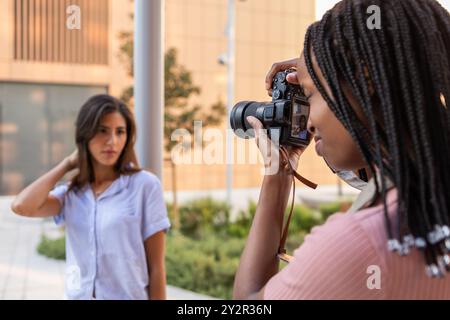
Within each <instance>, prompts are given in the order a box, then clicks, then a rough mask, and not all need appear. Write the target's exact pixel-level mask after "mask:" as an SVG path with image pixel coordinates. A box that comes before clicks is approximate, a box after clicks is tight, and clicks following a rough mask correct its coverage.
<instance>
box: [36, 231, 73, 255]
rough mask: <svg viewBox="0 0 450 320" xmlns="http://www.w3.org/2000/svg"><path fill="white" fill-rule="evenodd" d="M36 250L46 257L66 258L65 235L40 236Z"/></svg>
mask: <svg viewBox="0 0 450 320" xmlns="http://www.w3.org/2000/svg"><path fill="white" fill-rule="evenodd" d="M37 251H38V252H39V254H41V255H43V256H46V257H48V258H52V259H57V260H65V259H66V237H64V236H63V237H61V238H58V239H54V240H53V239H48V238H47V237H46V236H42V237H41V241H40V243H39V245H38V248H37Z"/></svg>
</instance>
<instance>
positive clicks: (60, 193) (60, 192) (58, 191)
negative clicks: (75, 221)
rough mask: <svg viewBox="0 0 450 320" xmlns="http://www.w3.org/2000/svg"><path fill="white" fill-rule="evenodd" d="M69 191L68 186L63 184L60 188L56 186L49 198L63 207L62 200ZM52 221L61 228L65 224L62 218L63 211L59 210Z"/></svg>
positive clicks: (63, 217)
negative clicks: (55, 200) (52, 198)
mask: <svg viewBox="0 0 450 320" xmlns="http://www.w3.org/2000/svg"><path fill="white" fill-rule="evenodd" d="M68 189H69V186H68V185H67V184H63V185H60V186H57V187H56V188H54V189H53V190H52V191H50V194H49V195H50V196H52V197H55V198H56V199H57V200H58V201H59V203H60V204H61V207H62V208H63V207H64V200H65V197H66V193H67V190H68ZM53 220H54V221H55V223H56V225H58V226H62V225H64V222H65V216H64V210H63V209H61V212H60V213H59V214H58V215H57V216H54V217H53Z"/></svg>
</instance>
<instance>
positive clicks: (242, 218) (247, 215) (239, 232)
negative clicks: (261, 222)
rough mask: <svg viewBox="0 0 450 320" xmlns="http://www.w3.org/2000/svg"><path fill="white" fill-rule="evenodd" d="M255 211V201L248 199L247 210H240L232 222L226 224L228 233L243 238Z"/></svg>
mask: <svg viewBox="0 0 450 320" xmlns="http://www.w3.org/2000/svg"><path fill="white" fill-rule="evenodd" d="M255 213H256V202H254V201H252V200H250V201H249V204H248V208H247V210H240V211H239V213H238V214H237V217H236V219H235V220H234V221H233V223H230V224H228V231H227V233H228V235H230V236H232V237H238V238H245V237H247V234H248V231H249V230H250V227H251V225H252V221H253V217H254V216H255Z"/></svg>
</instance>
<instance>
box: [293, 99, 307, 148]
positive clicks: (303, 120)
mask: <svg viewBox="0 0 450 320" xmlns="http://www.w3.org/2000/svg"><path fill="white" fill-rule="evenodd" d="M308 117H309V106H307V105H304V104H302V103H301V102H300V101H298V100H295V99H294V101H293V106H292V129H291V137H292V138H295V139H301V140H308V128H307V123H308Z"/></svg>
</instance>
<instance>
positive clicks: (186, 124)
mask: <svg viewBox="0 0 450 320" xmlns="http://www.w3.org/2000/svg"><path fill="white" fill-rule="evenodd" d="M119 39H120V40H121V41H122V45H121V47H120V58H121V60H122V61H123V62H124V63H125V64H126V66H127V69H128V74H129V75H130V76H131V77H133V47H134V45H133V44H134V42H133V33H132V32H121V33H120V34H119ZM133 93H134V90H133V86H130V87H128V88H126V89H125V90H124V91H123V93H122V95H121V99H122V100H123V101H125V102H126V103H128V104H129V105H132V104H133ZM200 93H201V89H200V87H198V86H196V85H195V84H194V83H193V81H192V76H191V72H190V71H188V70H187V69H186V68H185V67H184V66H182V65H180V64H179V63H178V62H177V51H176V49H174V48H170V49H169V50H167V52H166V53H165V57H164V101H165V103H164V148H165V150H166V151H167V152H168V153H170V151H171V149H172V148H173V146H174V145H176V144H177V141H171V139H170V137H171V134H172V132H173V131H174V130H176V129H180V128H183V129H186V130H187V131H189V132H190V133H191V135H192V136H193V134H194V120H196V119H202V125H203V127H208V126H215V125H219V124H220V123H221V122H222V121H223V118H224V116H225V115H226V114H227V111H226V107H225V104H224V103H223V102H222V101H221V100H220V98H219V99H218V101H217V102H216V103H214V104H213V105H212V106H211V107H210V108H208V110H209V111H208V112H206V111H205V110H206V109H205V108H203V107H202V106H201V105H199V104H196V105H193V106H191V105H190V103H189V98H191V97H193V96H195V95H199V94H200ZM200 112H201V113H202V115H201V116H200ZM194 138H195V137H194ZM167 160H169V161H170V163H171V166H172V188H173V194H174V200H173V201H174V203H173V212H174V227H175V228H176V229H177V228H178V226H179V218H178V208H177V200H176V191H177V190H176V168H175V164H174V163H173V162H172V161H171V159H167Z"/></svg>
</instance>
